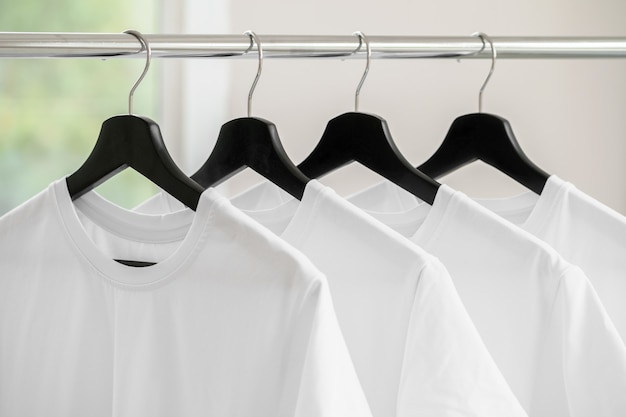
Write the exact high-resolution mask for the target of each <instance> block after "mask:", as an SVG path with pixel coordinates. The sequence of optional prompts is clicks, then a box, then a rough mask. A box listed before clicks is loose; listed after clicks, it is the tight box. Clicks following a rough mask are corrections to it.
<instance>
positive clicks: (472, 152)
mask: <svg viewBox="0 0 626 417" xmlns="http://www.w3.org/2000/svg"><path fill="white" fill-rule="evenodd" d="M477 35H478V36H480V37H481V39H482V40H483V46H484V42H485V39H487V40H488V42H489V43H490V44H491V50H492V66H491V71H490V72H489V75H488V76H487V78H486V79H485V82H484V83H483V86H482V87H481V89H480V93H479V105H478V107H479V113H472V114H466V115H464V116H460V117H458V118H457V119H455V120H454V122H453V123H452V126H451V127H450V130H449V131H448V133H447V135H446V137H445V138H444V140H443V142H442V144H441V146H440V147H439V148H438V149H437V150H436V151H435V153H434V154H433V155H432V156H431V157H430V158H429V159H428V160H427V161H426V162H424V163H423V164H422V165H420V166H419V167H418V169H419V170H420V171H422V172H423V173H424V174H426V175H428V176H430V177H433V178H439V177H440V176H442V175H445V174H447V173H449V172H452V171H454V170H456V169H458V168H460V167H462V166H464V165H466V164H469V163H471V162H473V161H476V160H481V161H483V162H485V163H487V164H489V165H491V166H492V167H494V168H496V169H498V170H499V171H501V172H503V173H505V174H507V175H508V176H509V177H511V178H513V179H514V180H516V181H517V182H519V183H520V184H522V185H524V186H526V187H527V188H529V189H531V190H532V191H534V192H535V193H537V194H541V192H542V190H543V187H544V186H545V184H546V181H547V180H548V177H549V176H550V175H549V174H548V173H546V172H545V171H543V170H542V169H541V168H539V167H538V166H537V165H535V164H534V163H533V162H532V161H531V160H530V159H529V158H528V157H527V156H526V155H525V154H524V152H523V151H522V148H521V147H520V145H519V143H518V142H517V139H516V138H515V135H514V133H513V129H512V128H511V125H510V123H509V122H508V121H507V120H506V119H504V118H502V117H500V116H496V115H493V114H486V113H481V112H480V111H481V110H482V93H483V90H484V88H485V86H486V85H487V82H488V81H489V78H490V77H491V74H492V73H493V69H494V66H495V59H496V52H495V48H494V47H493V42H492V41H491V39H489V38H488V37H487V36H486V35H485V34H483V33H478V34H477Z"/></svg>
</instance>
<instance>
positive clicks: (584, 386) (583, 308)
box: [559, 267, 626, 417]
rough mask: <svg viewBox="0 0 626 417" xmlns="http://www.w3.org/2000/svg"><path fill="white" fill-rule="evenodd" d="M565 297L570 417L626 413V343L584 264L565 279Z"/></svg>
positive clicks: (565, 364) (565, 363)
mask: <svg viewBox="0 0 626 417" xmlns="http://www.w3.org/2000/svg"><path fill="white" fill-rule="evenodd" d="M559 298H560V299H559V307H560V309H561V314H562V318H563V334H562V346H563V368H564V369H563V378H564V380H565V387H566V395H567V401H568V404H569V407H570V415H571V416H572V417H584V416H596V417H604V416H606V417H608V416H626V347H625V346H624V344H623V343H622V341H621V339H620V336H619V334H618V332H617V330H616V328H615V326H614V325H613V323H612V321H611V319H610V318H609V316H608V314H607V313H606V311H605V309H604V307H603V306H602V303H601V302H600V299H599V297H598V295H597V294H596V292H595V290H594V289H593V287H592V286H591V284H590V282H589V280H588V279H587V278H586V276H585V275H584V273H583V272H582V271H581V270H580V269H579V268H578V267H570V268H569V269H568V271H567V273H566V275H565V276H564V277H563V279H562V284H561V288H560V291H559ZM625 301H626V300H625Z"/></svg>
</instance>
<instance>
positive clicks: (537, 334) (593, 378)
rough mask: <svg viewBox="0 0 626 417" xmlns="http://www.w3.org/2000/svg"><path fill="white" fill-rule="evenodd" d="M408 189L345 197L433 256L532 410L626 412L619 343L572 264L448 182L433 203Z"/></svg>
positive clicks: (624, 352) (549, 416)
mask: <svg viewBox="0 0 626 417" xmlns="http://www.w3.org/2000/svg"><path fill="white" fill-rule="evenodd" d="M406 197H407V195H406V194H405V192H404V191H401V190H400V189H399V187H397V186H395V185H393V184H391V183H389V182H383V183H380V184H378V185H376V186H374V187H372V188H370V189H368V190H366V191H364V192H361V193H359V194H357V195H355V196H353V197H351V198H350V201H352V202H353V203H355V204H356V205H357V206H359V207H362V208H364V209H366V210H367V211H368V212H369V213H370V214H372V215H373V216H375V217H377V218H378V219H380V220H382V221H383V222H384V223H386V224H388V225H390V226H391V227H393V228H394V229H396V230H398V231H400V232H401V233H402V234H404V235H405V236H407V237H409V238H410V239H411V240H413V241H414V242H416V243H417V244H419V245H420V246H422V247H423V248H424V249H426V250H427V251H429V252H430V253H432V254H434V255H435V256H437V257H439V259H440V260H441V261H442V262H443V264H444V265H445V266H446V268H447V269H448V270H449V271H450V274H451V276H452V278H453V280H454V284H455V286H456V288H457V290H458V292H459V295H460V296H461V300H462V301H463V303H464V304H465V307H466V308H467V311H468V312H469V315H470V317H471V318H472V319H473V321H474V323H475V325H476V327H477V328H478V331H479V333H480V335H481V336H482V338H483V340H484V341H485V344H486V345H487V348H488V349H489V351H490V353H491V354H492V356H493V357H494V359H495V361H496V363H497V364H498V366H499V367H500V370H501V371H502V373H503V374H504V376H505V377H506V379H507V381H508V382H509V384H510V386H511V388H512V389H513V392H514V393H515V394H516V395H517V397H518V399H519V400H520V402H521V403H522V405H523V406H524V408H525V409H526V411H527V412H528V414H529V415H530V416H531V417H535V416H537V417H539V416H541V417H544V416H545V417H558V416H573V417H588V416H624V415H626V395H624V394H625V393H626V349H625V347H624V344H623V343H622V342H621V340H620V338H619V335H618V333H617V330H616V329H615V327H614V325H613V323H612V322H611V320H610V319H609V317H608V315H607V314H606V311H605V310H604V308H603V306H602V304H601V302H600V300H599V298H598V296H597V294H596V293H595V291H594V289H593V288H592V286H591V284H590V283H589V281H588V279H587V277H586V276H585V274H584V273H583V272H582V270H581V269H580V268H578V267H576V266H572V265H571V264H569V263H567V262H566V261H565V260H563V258H562V257H561V256H560V255H559V254H558V253H557V252H556V251H555V250H554V249H553V248H551V247H550V246H549V245H547V244H546V243H545V242H542V241H540V240H539V239H537V238H535V237H534V236H532V235H530V234H529V233H527V232H525V231H523V230H522V229H520V228H518V227H516V226H515V225H513V224H511V223H509V222H507V221H506V220H504V219H502V218H501V217H499V216H497V215H495V214H493V213H492V212H490V211H489V210H487V209H485V208H484V207H482V206H481V205H480V204H478V203H476V202H474V201H472V200H471V199H470V198H468V197H467V196H465V195H464V194H462V193H460V192H457V191H453V190H452V189H451V188H449V187H447V186H446V185H442V186H441V187H440V189H439V191H438V193H437V196H436V198H435V202H434V204H433V206H432V207H431V206H429V205H428V204H416V203H415V202H416V201H417V199H416V198H415V197H412V196H411V197H410V199H407V198H406ZM411 199H412V200H413V201H412V202H411V201H410V200H411Z"/></svg>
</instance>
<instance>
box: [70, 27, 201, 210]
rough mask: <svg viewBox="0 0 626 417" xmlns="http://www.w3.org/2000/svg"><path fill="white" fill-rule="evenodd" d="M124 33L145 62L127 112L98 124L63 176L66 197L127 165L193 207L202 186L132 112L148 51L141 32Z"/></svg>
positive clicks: (77, 194)
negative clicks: (87, 147)
mask: <svg viewBox="0 0 626 417" xmlns="http://www.w3.org/2000/svg"><path fill="white" fill-rule="evenodd" d="M125 33H128V34H130V35H133V36H134V37H136V38H137V39H138V40H139V42H140V43H141V46H142V49H141V50H142V51H143V50H144V49H145V50H146V65H145V67H144V70H143V72H142V74H141V75H140V76H139V78H138V79H137V81H136V82H135V84H134V85H133V87H132V88H131V90H130V94H129V95H128V113H129V114H128V115H122V116H115V117H112V118H110V119H108V120H106V121H105V122H104V123H103V124H102V128H101V130H100V135H99V136H98V140H97V141H96V145H95V146H94V148H93V150H92V151H91V154H90V155H89V156H88V157H87V160H86V161H85V162H84V163H83V165H82V166H81V167H80V168H78V170H77V171H76V172H74V173H73V174H71V175H70V176H68V177H67V179H66V181H67V188H68V190H69V193H70V196H71V197H72V199H73V200H75V199H76V198H78V197H80V196H81V195H83V194H85V193H86V192H88V191H90V190H92V189H93V188H95V187H97V186H98V185H100V184H101V183H103V182H104V181H106V180H107V179H109V178H110V177H112V176H113V175H115V174H117V173H118V172H120V171H122V170H124V169H126V168H127V167H131V168H133V169H134V170H135V171H137V172H139V173H140V174H142V175H143V176H145V177H146V178H148V179H149V180H151V181H152V182H154V183H155V184H156V185H158V186H159V187H161V188H162V189H164V190H165V191H167V192H168V193H169V194H171V195H172V196H174V197H175V198H176V199H177V200H179V201H181V202H182V203H183V204H185V205H186V206H187V207H189V208H191V209H193V210H196V208H197V207H198V200H199V199H200V194H202V191H203V188H202V187H201V186H200V185H198V184H197V183H195V182H194V181H193V180H191V178H189V177H187V176H186V175H185V174H184V173H183V172H182V171H181V170H180V169H179V168H178V166H176V164H175V163H174V161H173V160H172V158H171V156H170V155H169V153H168V152H167V149H166V147H165V143H164V142H163V137H162V136H161V130H160V129H159V125H157V124H156V123H155V122H154V121H152V120H150V119H148V118H147V117H139V116H134V115H132V107H133V94H134V92H135V90H136V89H137V86H138V85H139V83H141V81H142V80H143V78H144V77H145V75H146V74H147V72H148V69H149V68H150V60H151V57H152V50H151V48H150V45H149V44H148V42H147V41H146V40H145V38H144V37H143V35H142V34H141V33H139V32H137V31H134V30H128V31H126V32H125Z"/></svg>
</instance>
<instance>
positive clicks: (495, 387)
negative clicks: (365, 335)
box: [396, 261, 526, 417]
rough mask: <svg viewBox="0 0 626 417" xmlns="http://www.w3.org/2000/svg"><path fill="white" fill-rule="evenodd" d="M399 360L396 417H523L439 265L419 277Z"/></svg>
mask: <svg viewBox="0 0 626 417" xmlns="http://www.w3.org/2000/svg"><path fill="white" fill-rule="evenodd" d="M404 358H405V360H404V364H403V370H402V378H401V382H400V390H399V397H398V412H397V414H396V415H397V416H398V417H405V416H406V417H408V416H421V415H424V416H431V417H436V416H451V415H459V416H460V415H462V416H468V417H469V416H475V417H478V416H480V417H487V416H493V417H500V416H526V413H525V411H524V409H523V408H522V406H521V405H520V404H519V402H518V400H517V398H516V397H515V395H514V394H513V393H512V391H511V389H510V388H509V386H508V384H507V383H506V381H505V379H504V377H503V376H502V374H501V373H500V371H499V369H498V368H497V366H496V364H495V363H494V361H493V359H492V358H491V356H490V354H489V353H488V351H487V349H486V347H485V345H484V343H483V341H482V339H481V338H480V336H479V334H478V331H477V330H476V328H475V326H474V324H473V322H472V320H471V319H470V317H469V316H468V314H467V312H466V310H465V308H464V306H463V304H462V302H461V300H460V298H459V296H458V294H457V292H456V289H455V288H454V285H453V283H452V280H451V278H450V276H449V274H448V271H447V270H446V269H445V267H444V266H443V265H442V264H441V263H440V262H439V261H433V262H431V263H430V264H429V265H427V266H426V267H425V268H424V269H423V270H422V271H421V273H420V279H419V283H418V285H417V288H416V293H415V302H414V306H413V311H412V316H411V321H410V328H409V332H408V336H407V341H406V352H405V356H404Z"/></svg>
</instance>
